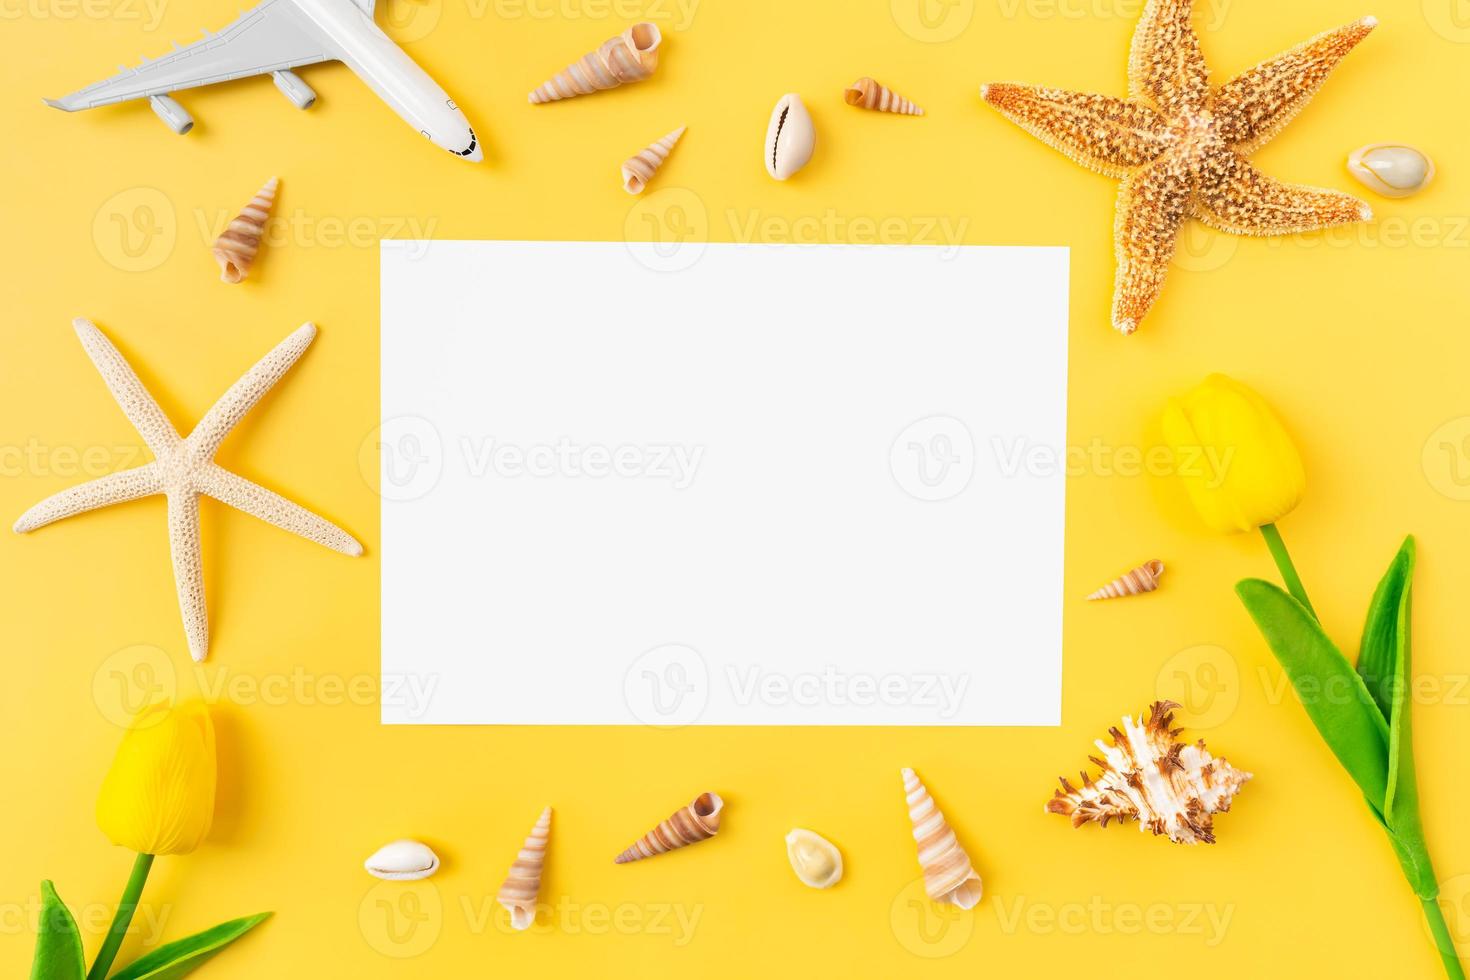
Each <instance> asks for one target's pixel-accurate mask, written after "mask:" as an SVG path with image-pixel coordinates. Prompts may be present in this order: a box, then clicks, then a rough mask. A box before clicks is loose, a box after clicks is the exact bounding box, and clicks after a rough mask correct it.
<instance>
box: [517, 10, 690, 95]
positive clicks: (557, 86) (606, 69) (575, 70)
mask: <svg viewBox="0 0 1470 980" xmlns="http://www.w3.org/2000/svg"><path fill="white" fill-rule="evenodd" d="M662 43H663V35H662V34H661V33H659V29H658V25H657V24H650V23H647V22H646V21H645V22H643V23H640V24H634V25H633V26H632V27H630V28H628V29H627V30H626V31H624V32H623V33H621V34H619V35H618V36H617V37H613V38H608V39H607V40H606V41H604V42H603V44H602V46H601V47H599V48H598V49H597V50H596V51H593V52H592V53H591V54H588V55H585V56H583V57H582V59H581V60H579V61H575V62H573V63H572V64H570V65H568V66H567V67H565V68H563V69H562V70H561V71H560V72H558V73H557V74H556V75H554V76H552V77H551V78H549V79H547V80H546V81H545V82H543V83H541V86H540V87H539V88H537V89H535V90H534V91H533V92H531V94H530V95H529V96H527V98H528V99H529V101H530V102H531V103H532V104H539V103H542V102H555V101H557V100H558V99H572V98H576V97H577V96H579V95H591V94H592V93H593V92H601V91H604V90H606V89H610V88H617V87H618V86H619V85H625V84H627V83H629V82H641V81H642V80H643V79H645V78H647V77H648V76H650V75H652V74H653V72H654V70H655V69H656V68H658V48H659V45H660V44H662Z"/></svg>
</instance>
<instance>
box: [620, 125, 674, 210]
mask: <svg viewBox="0 0 1470 980" xmlns="http://www.w3.org/2000/svg"><path fill="white" fill-rule="evenodd" d="M683 135H684V127H683V126H680V127H679V128H678V129H676V130H674V131H673V132H672V133H670V134H669V135H667V136H665V137H664V138H663V139H661V140H659V141H658V142H657V143H650V144H648V147H647V148H646V149H644V150H641V151H639V153H638V154H637V155H636V156H631V157H629V158H628V159H626V160H624V161H623V190H625V191H627V192H628V193H629V194H641V193H643V188H645V187H647V186H648V182H649V181H650V180H652V179H653V175H654V173H655V172H657V170H658V168H659V167H662V166H663V165H664V161H665V160H667V159H668V158H669V154H670V153H671V152H673V149H674V144H675V143H677V142H679V137H681V136H683Z"/></svg>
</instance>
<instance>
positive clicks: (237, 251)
mask: <svg viewBox="0 0 1470 980" xmlns="http://www.w3.org/2000/svg"><path fill="white" fill-rule="evenodd" d="M279 184H280V181H279V180H277V179H276V178H275V177H272V178H271V179H270V180H268V181H266V182H265V186H264V187H262V188H261V189H260V190H258V191H256V193H255V197H254V198H252V199H251V201H250V203H249V204H247V205H245V210H244V211H241V212H240V213H239V214H238V215H236V216H235V219H234V220H233V221H231V222H230V224H229V227H227V228H225V230H224V232H223V233H222V234H221V235H220V236H219V237H218V238H216V239H215V240H214V258H215V261H216V262H218V263H219V267H220V275H219V277H220V279H221V280H222V281H224V282H232V283H233V282H240V281H241V280H243V279H244V278H245V277H246V276H247V275H249V273H250V266H251V265H253V264H254V263H255V256H256V254H257V253H259V251H260V240H261V238H262V237H263V236H264V235H265V222H266V219H267V218H269V217H270V213H271V207H272V205H274V204H275V203H276V187H277V186H278V185H279Z"/></svg>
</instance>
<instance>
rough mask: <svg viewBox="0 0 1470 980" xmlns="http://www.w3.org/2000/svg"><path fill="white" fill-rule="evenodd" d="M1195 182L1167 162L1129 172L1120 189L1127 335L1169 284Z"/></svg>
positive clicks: (1117, 301) (1120, 286)
mask: <svg viewBox="0 0 1470 980" xmlns="http://www.w3.org/2000/svg"><path fill="white" fill-rule="evenodd" d="M1192 183H1193V182H1192V180H1191V179H1190V173H1189V171H1188V169H1187V168H1185V167H1183V166H1181V165H1180V164H1179V163H1178V161H1176V160H1174V159H1173V158H1165V159H1163V160H1160V161H1158V162H1157V163H1154V164H1152V165H1150V166H1148V167H1145V168H1144V169H1142V170H1139V171H1136V172H1134V173H1132V174H1129V175H1128V176H1127V177H1126V178H1124V180H1123V186H1122V187H1121V188H1119V190H1118V216H1117V220H1116V224H1115V226H1114V229H1113V237H1114V240H1115V241H1116V242H1117V253H1118V275H1117V278H1116V280H1114V283H1113V326H1114V327H1116V328H1117V329H1118V330H1119V331H1120V332H1122V333H1124V334H1130V333H1132V332H1133V331H1135V330H1137V329H1138V324H1139V322H1140V321H1142V320H1143V317H1144V314H1146V313H1147V312H1148V311H1149V307H1151V306H1153V304H1154V300H1155V299H1157V298H1158V295H1159V290H1160V289H1162V288H1163V286H1164V276H1165V275H1167V274H1168V271H1169V260H1170V259H1172V258H1173V257H1174V244H1175V242H1176V240H1177V239H1178V236H1179V226H1180V225H1181V224H1182V223H1183V222H1184V219H1185V217H1186V216H1187V215H1188V214H1189V202H1190V190H1191V184H1192Z"/></svg>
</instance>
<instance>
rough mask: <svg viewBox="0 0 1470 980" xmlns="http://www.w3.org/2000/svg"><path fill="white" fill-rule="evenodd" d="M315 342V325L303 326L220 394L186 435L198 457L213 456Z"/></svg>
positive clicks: (306, 324) (206, 457) (305, 324)
mask: <svg viewBox="0 0 1470 980" xmlns="http://www.w3.org/2000/svg"><path fill="white" fill-rule="evenodd" d="M315 339H316V326H315V324H311V323H303V324H302V325H301V326H299V327H297V328H296V329H295V330H294V331H292V333H291V335H290V336H288V337H287V338H286V339H285V340H283V341H281V342H280V343H279V344H277V345H276V346H275V347H273V348H271V350H270V353H268V354H266V355H265V356H264V357H262V358H261V359H260V360H259V361H256V362H255V364H254V366H253V367H251V368H250V370H249V371H246V372H245V373H244V374H243V375H241V376H240V380H238V381H236V382H235V383H234V384H232V385H230V387H229V390H228V391H226V392H225V393H224V394H223V395H220V397H219V400H218V401H216V402H215V403H214V405H213V406H212V407H211V408H210V409H209V411H208V412H206V413H205V414H204V418H202V419H200V420H199V424H198V425H196V426H194V431H193V432H191V433H189V444H190V446H192V447H193V450H194V452H195V453H196V454H197V455H198V456H199V458H201V459H209V458H211V457H213V456H214V451H215V450H216V449H218V448H219V444H220V443H221V442H224V439H225V436H227V435H229V434H230V430H231V429H233V428H234V427H235V425H236V424H237V423H238V422H239V421H240V420H241V419H242V418H244V417H245V413H246V412H248V411H250V410H251V409H252V408H254V407H255V404H256V402H258V401H260V400H261V399H262V398H264V397H265V393H266V392H268V391H270V390H271V387H272V386H273V385H275V383H276V382H277V381H280V380H281V378H282V377H283V376H285V374H286V372H287V371H289V370H290V369H291V365H293V364H295V363H296V361H297V359H298V358H300V357H301V355H302V354H304V353H305V352H306V348H308V347H310V346H311V342H312V341H313V340H315Z"/></svg>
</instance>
